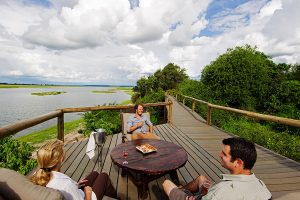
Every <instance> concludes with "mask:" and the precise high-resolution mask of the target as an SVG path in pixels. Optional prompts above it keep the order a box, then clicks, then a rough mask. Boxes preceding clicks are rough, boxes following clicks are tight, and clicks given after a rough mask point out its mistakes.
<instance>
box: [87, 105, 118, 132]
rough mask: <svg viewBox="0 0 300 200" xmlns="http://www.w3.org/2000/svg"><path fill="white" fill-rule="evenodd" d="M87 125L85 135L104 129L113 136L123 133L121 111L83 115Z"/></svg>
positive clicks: (92, 112)
mask: <svg viewBox="0 0 300 200" xmlns="http://www.w3.org/2000/svg"><path fill="white" fill-rule="evenodd" d="M83 120H84V123H85V130H84V132H83V133H84V135H89V134H90V133H91V131H94V130H95V129H98V128H103V129H105V130H106V133H107V134H109V135H111V134H114V133H120V132H121V119H120V112H119V110H97V111H91V112H86V113H84V115H83Z"/></svg>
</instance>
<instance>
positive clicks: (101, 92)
mask: <svg viewBox="0 0 300 200" xmlns="http://www.w3.org/2000/svg"><path fill="white" fill-rule="evenodd" d="M92 93H97V94H112V93H116V92H115V91H113V90H93V91H92Z"/></svg>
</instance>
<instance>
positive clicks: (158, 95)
mask: <svg viewBox="0 0 300 200" xmlns="http://www.w3.org/2000/svg"><path fill="white" fill-rule="evenodd" d="M164 101H165V92H164V91H163V90H162V89H160V90H158V91H157V92H148V93H146V95H145V96H144V97H143V98H142V99H141V100H140V103H143V104H144V103H157V102H164ZM147 111H148V112H150V113H151V115H150V118H151V119H150V120H151V122H152V123H153V124H154V125H156V124H161V123H163V119H164V107H163V106H160V107H150V108H147Z"/></svg>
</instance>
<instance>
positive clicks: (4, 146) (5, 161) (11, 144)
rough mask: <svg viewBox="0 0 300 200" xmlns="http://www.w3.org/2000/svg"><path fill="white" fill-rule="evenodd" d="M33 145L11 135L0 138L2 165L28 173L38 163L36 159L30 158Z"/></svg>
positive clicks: (0, 160) (0, 161) (0, 163)
mask: <svg viewBox="0 0 300 200" xmlns="http://www.w3.org/2000/svg"><path fill="white" fill-rule="evenodd" d="M32 151H33V147H32V146H30V145H28V144H27V143H25V142H20V141H18V140H15V139H13V138H12V137H11V136H10V137H5V138H3V139H1V140H0V167H4V168H9V169H13V170H15V171H18V172H20V173H21V174H24V175H25V174H27V173H28V172H30V171H31V170H32V169H33V168H34V167H35V166H36V165H37V162H36V160H33V159H30V157H31V152H32Z"/></svg>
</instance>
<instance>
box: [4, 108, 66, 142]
mask: <svg viewBox="0 0 300 200" xmlns="http://www.w3.org/2000/svg"><path fill="white" fill-rule="evenodd" d="M60 115H62V111H61V110H56V111H52V112H50V113H47V114H45V115H40V116H38V117H35V118H31V119H25V120H21V121H18V122H16V123H14V124H9V125H6V126H2V127H0V138H3V137H5V136H9V135H13V134H15V133H17V132H19V131H22V130H24V129H26V128H29V127H32V126H35V125H37V124H40V123H42V122H45V121H47V120H50V119H53V118H55V117H58V116H60Z"/></svg>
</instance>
